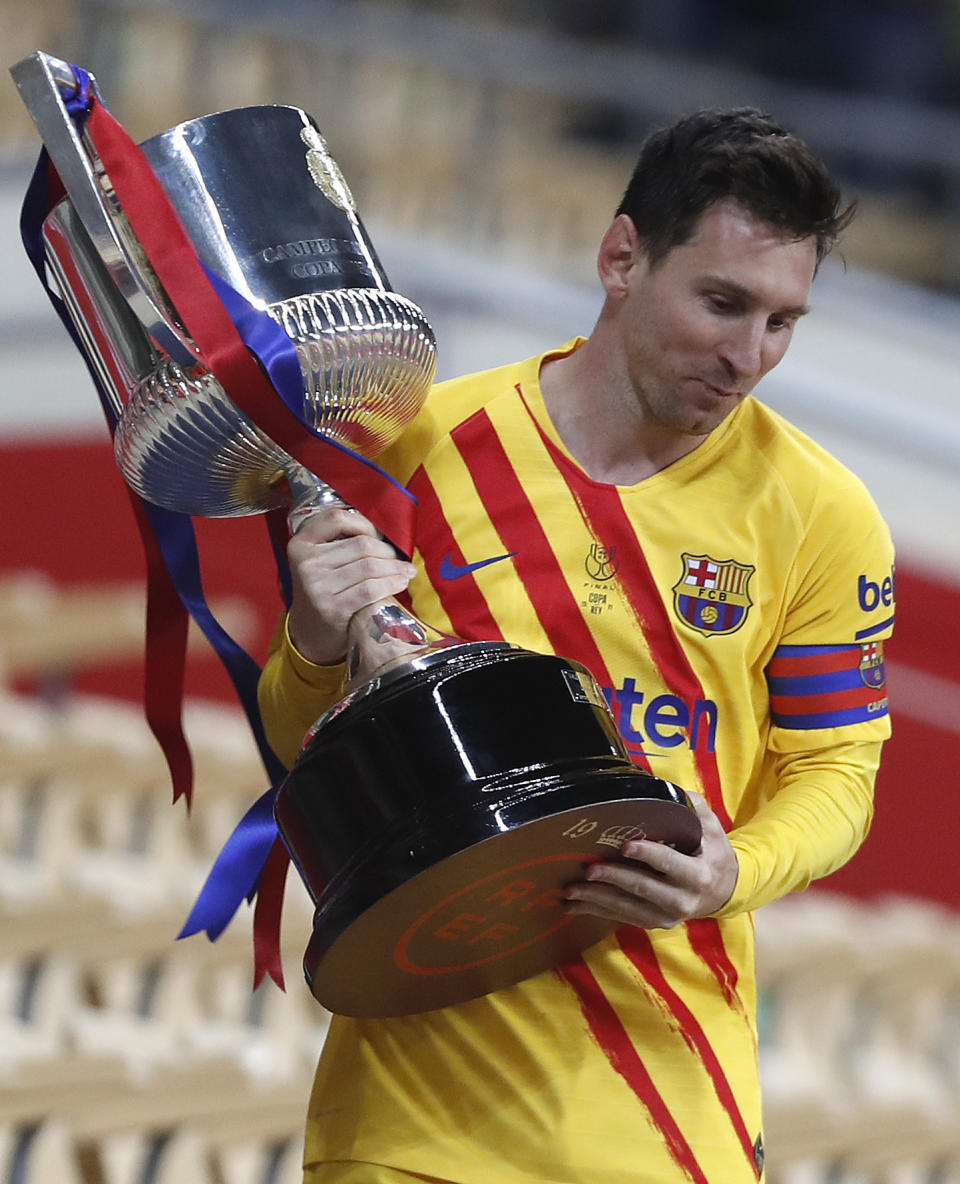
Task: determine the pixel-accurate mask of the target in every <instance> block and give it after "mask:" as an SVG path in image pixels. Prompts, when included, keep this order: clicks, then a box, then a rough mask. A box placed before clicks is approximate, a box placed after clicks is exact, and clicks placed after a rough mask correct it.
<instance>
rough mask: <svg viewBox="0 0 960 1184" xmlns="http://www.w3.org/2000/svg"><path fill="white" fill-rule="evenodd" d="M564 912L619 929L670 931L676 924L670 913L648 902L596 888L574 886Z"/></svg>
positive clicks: (599, 886) (599, 887)
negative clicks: (623, 926)
mask: <svg viewBox="0 0 960 1184" xmlns="http://www.w3.org/2000/svg"><path fill="white" fill-rule="evenodd" d="M574 891H575V892H576V895H574V894H573V893H574ZM566 909H567V912H568V913H570V914H571V915H573V916H591V917H600V918H601V919H602V920H605V921H614V922H616V923H617V924H618V925H636V926H639V927H640V928H641V929H671V928H673V926H674V925H676V924H677V918H676V917H675V916H674V915H673V914H672V913H670V912H668V911H667V910H664V909H661V908H659V907H658V906H657V905H655V904H652V903H651V902H650V901H647V900H641V899H639V898H637V897H634V896H626V895H624V894H623V893H621V892H617V891H616V890H615V889H612V888H610V887H608V886H604V885H599V884H589V885H577V887H576V889H575V890H574V889H571V891H570V893H569V894H568V897H567V905H566Z"/></svg>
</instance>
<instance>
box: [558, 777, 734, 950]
mask: <svg viewBox="0 0 960 1184" xmlns="http://www.w3.org/2000/svg"><path fill="white" fill-rule="evenodd" d="M689 796H690V800H691V801H692V803H693V807H694V810H695V811H696V813H697V817H698V818H699V819H700V825H701V827H702V830H703V836H702V839H701V842H700V847H699V848H698V850H697V851H696V852H694V854H693V855H683V854H682V853H681V852H679V851H675V850H674V849H673V848H672V847H667V846H666V845H665V844H663V843H654V842H651V841H650V840H648V839H633V840H631V841H630V842H627V843H624V845H623V850H622V852H621V853H622V855H623V856H624V861H623V862H618V863H606V862H603V863H595V864H592V865H591V866H590V867H589V868H588V869H587V872H586V877H585V879H584V880H581V881H578V882H577V883H574V884H570V885H569V886H568V888H567V890H566V898H567V900H568V901H569V902H570V903H569V904H568V906H567V907H568V908H569V910H570V911H571V912H572V913H591V914H593V915H594V916H596V917H604V918H606V919H608V920H610V921H616V922H618V923H619V924H621V925H637V926H639V927H640V928H641V929H672V928H673V927H674V926H675V925H679V924H680V923H681V922H683V921H690V920H692V919H693V918H694V917H709V916H710V915H711V914H712V913H715V912H716V911H717V910H718V909H720V908H722V907H723V906H724V905H725V904H726V903H727V901H728V900H729V899H730V897H731V896H732V894H733V890H734V888H735V887H736V886H737V875H738V872H739V866H738V864H737V856H736V853H735V852H734V850H733V848H732V847H731V846H730V840H729V839H728V838H727V836H726V834H725V833H724V830H723V827H722V826H721V824H720V820H719V818H717V816H716V814H714V812H713V811H712V810H711V809H710V807H709V806H708V805H707V803H706V802H705V801H704V800H703V798H702V797H701V796H700V794H698V793H690V795H689Z"/></svg>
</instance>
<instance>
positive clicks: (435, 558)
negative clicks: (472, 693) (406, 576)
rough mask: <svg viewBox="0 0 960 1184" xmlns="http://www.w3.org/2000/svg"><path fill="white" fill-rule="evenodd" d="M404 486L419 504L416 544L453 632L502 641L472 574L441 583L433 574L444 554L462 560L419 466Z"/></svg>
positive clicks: (469, 637) (468, 638)
mask: <svg viewBox="0 0 960 1184" xmlns="http://www.w3.org/2000/svg"><path fill="white" fill-rule="evenodd" d="M408 488H409V490H410V492H411V493H412V494H413V495H414V496H415V497H416V499H417V501H418V503H419V512H418V518H417V536H416V541H417V547H418V548H419V550H420V554H421V555H422V556H423V557H424V560H425V562H426V570H427V575H428V577H429V578H430V580H431V583H433V586H434V590H435V591H436V593H437V596H438V597H439V598H440V602H441V604H442V605H443V608H444V611H445V612H446V614H447V616H448V617H449V618H450V624H451V626H452V628H453V632H454V633H455V634H456V636H457V637H460V638H462V639H463V640H464V641H503V640H504V638H503V634H502V633H501V631H500V626H499V625H498V624H497V622H496V621H495V620H494V617H493V614H492V613H491V612H490V606H489V605H488V604H487V599H486V597H485V596H484V595H483V593H482V592H481V591H480V586H479V584H478V583H477V581H476V580H475V579H474V577H473V575H472V574H468V575H463V576H460V577H459V578H458V579H456V580H444V581H443V582H442V583H438V580H439V577H435V576H434V573H435V572H436V570H437V568H438V567H439V564H440V562H441V560H442V558H443V556H444V555H449V556H450V558H451V560H452V561H453V562H454V563H456V564H460V565H463V564H464V563H465V562H466V561H465V559H464V555H463V552H462V551H461V550H460V547H459V545H458V544H457V540H456V539H455V538H454V535H453V531H452V530H451V529H450V524H449V523H448V522H447V519H446V516H445V515H444V512H443V506H442V505H441V504H440V499H439V498H438V497H437V491H436V490H435V489H434V487H433V484H432V482H431V481H430V478H429V477H428V476H427V474H426V471H425V470H424V469H423V467H422V466H421V467H420V468H419V469H418V470H417V471H416V473H414V475H413V477H412V478H411V479H410V482H409V483H408Z"/></svg>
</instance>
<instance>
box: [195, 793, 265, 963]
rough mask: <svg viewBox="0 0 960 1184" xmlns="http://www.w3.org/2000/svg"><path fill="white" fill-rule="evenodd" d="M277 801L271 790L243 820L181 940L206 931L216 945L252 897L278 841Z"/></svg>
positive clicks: (258, 799) (208, 878)
mask: <svg viewBox="0 0 960 1184" xmlns="http://www.w3.org/2000/svg"><path fill="white" fill-rule="evenodd" d="M275 797H276V790H275V789H273V788H270V789H268V790H267V791H266V793H264V794H262V795H261V796H260V797H259V798H257V800H256V801H255V802H254V804H253V805H252V806H251V807H250V809H249V810H248V811H247V812H246V814H244V816H243V817H242V818H241V819H240V821H239V823H238V824H237V826H236V828H235V830H234V832H233V834H232V835H231V836H230V838H229V839H227V841H226V843H225V844H224V846H223V848H222V849H221V851H220V854H219V855H218V856H217V859H216V862H215V863H214V865H213V867H212V868H211V869H210V873H209V875H208V876H207V879H206V882H205V883H204V885H203V888H202V889H201V890H200V894H199V896H198V897H197V899H196V901H195V903H194V906H193V909H192V910H191V912H190V916H189V917H188V918H187V920H186V922H185V924H184V926H183V929H181V931H180V932H179V933H178V934H177V937H178V939H179V938H181V937H190V936H192V935H193V934H194V933H201V932H204V931H205V932H206V934H207V937H209V938H210V940H211V941H216V940H217V938H218V937H219V936H220V934H221V933H223V931H224V929H226V927H227V926H228V925H229V924H230V922H231V920H233V917H234V914H235V913H236V911H237V909H238V908H239V907H240V904H241V902H242V901H243V900H250V899H251V898H252V897H253V895H254V894H255V892H256V889H257V885H258V883H259V881H260V873H261V872H262V871H263V865H264V863H266V860H267V856H268V855H269V854H270V849H271V847H272V846H273V843H274V840H275V839H276V837H277V824H276V822H275V821H274V817H273V801H274V798H275Z"/></svg>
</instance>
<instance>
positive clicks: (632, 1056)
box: [556, 960, 709, 1184]
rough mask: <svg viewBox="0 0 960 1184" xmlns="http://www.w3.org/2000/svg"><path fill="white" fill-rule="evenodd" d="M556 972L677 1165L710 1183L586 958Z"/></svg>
mask: <svg viewBox="0 0 960 1184" xmlns="http://www.w3.org/2000/svg"><path fill="white" fill-rule="evenodd" d="M556 973H557V974H558V975H559V977H560V978H561V979H563V981H564V982H566V983H568V984H569V986H571V987H572V988H573V990H574V991H575V993H576V995H577V998H578V999H579V1001H580V1008H581V1010H582V1012H583V1015H584V1018H585V1019H586V1021H587V1023H588V1025H589V1026H590V1031H591V1033H592V1034H593V1037H594V1039H595V1040H596V1041H597V1043H598V1044H599V1045H600V1047H601V1049H602V1050H603V1052H604V1053H605V1055H606V1057H607V1060H608V1061H609V1062H610V1064H611V1066H612V1067H613V1068H614V1069H615V1070H616V1071H617V1073H619V1074H620V1076H621V1077H622V1078H623V1079H624V1081H625V1082H626V1083H627V1085H629V1086H630V1088H631V1089H632V1090H633V1092H634V1093H635V1094H636V1096H637V1098H638V1099H639V1100H640V1101H641V1102H642V1103H643V1105H644V1106H645V1107H646V1110H647V1113H648V1114H649V1115H650V1119H651V1121H652V1122H653V1124H654V1126H655V1127H656V1128H657V1130H658V1131H659V1132H660V1133H661V1135H662V1136H663V1140H664V1142H665V1143H666V1145H667V1149H668V1151H669V1152H670V1155H671V1156H672V1158H673V1160H674V1162H675V1163H676V1164H677V1167H678V1168H680V1170H681V1171H682V1172H683V1174H684V1176H685V1177H686V1178H687V1179H688V1180H692V1181H694V1182H695V1184H709V1181H708V1180H707V1177H706V1176H705V1175H704V1173H703V1169H702V1168H701V1167H700V1165H699V1163H697V1159H696V1156H695V1155H694V1153H693V1150H692V1148H691V1147H690V1144H689V1143H688V1142H687V1141H686V1139H685V1138H684V1137H683V1133H682V1132H681V1130H680V1128H679V1127H678V1126H677V1122H676V1119H675V1118H674V1117H673V1115H672V1114H671V1113H670V1109H669V1107H668V1106H667V1104H666V1102H665V1101H664V1100H663V1097H662V1096H661V1094H660V1093H659V1091H658V1090H657V1087H656V1086H655V1085H654V1083H653V1080H652V1078H651V1077H650V1074H649V1072H648V1071H647V1068H646V1066H645V1065H644V1063H643V1061H642V1060H641V1059H640V1056H639V1055H638V1053H637V1050H636V1049H635V1048H634V1046H633V1044H632V1043H631V1041H630V1037H629V1036H628V1035H627V1032H626V1029H625V1028H624V1026H623V1024H622V1023H621V1021H620V1017H619V1016H618V1015H617V1013H616V1011H615V1010H614V1008H613V1006H612V1005H611V1003H610V1001H609V1000H608V999H607V997H606V996H605V995H604V993H603V991H602V990H601V989H600V986H599V984H598V983H597V980H596V979H595V978H594V976H593V973H592V971H591V970H590V968H589V967H588V966H587V964H586V963H585V962H583V961H582V960H578V961H576V962H569V963H567V964H566V965H565V966H560V967H558V968H557V971H556Z"/></svg>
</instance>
